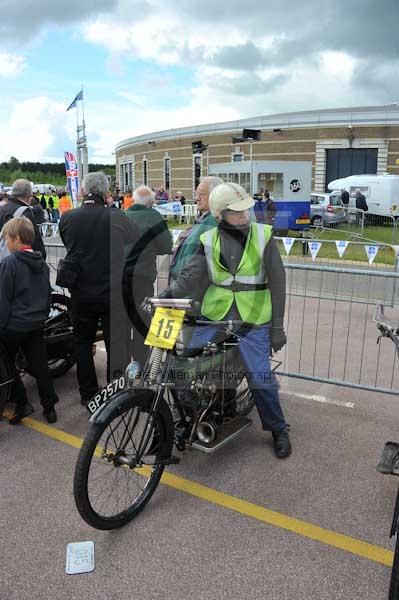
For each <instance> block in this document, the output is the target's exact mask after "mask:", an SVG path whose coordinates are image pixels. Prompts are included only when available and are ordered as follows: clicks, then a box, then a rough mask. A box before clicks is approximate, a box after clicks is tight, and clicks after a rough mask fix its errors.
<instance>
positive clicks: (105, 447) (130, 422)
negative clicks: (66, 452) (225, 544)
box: [74, 401, 173, 529]
mask: <svg viewBox="0 0 399 600" xmlns="http://www.w3.org/2000/svg"><path fill="white" fill-rule="evenodd" d="M148 406H149V404H148V405H147V406H146V405H145V403H139V402H132V403H130V404H129V405H128V406H126V407H124V408H119V409H117V410H114V411H113V412H112V413H111V414H110V415H109V416H108V418H106V419H105V420H104V422H103V423H93V425H92V426H91V428H90V429H89V431H88V434H87V436H86V438H85V440H84V443H83V446H82V448H81V450H80V453H79V457H78V462H77V465H76V469H75V478H74V495H75V502H76V506H77V508H78V511H79V513H80V515H81V516H82V518H83V519H84V520H85V521H86V523H88V524H89V525H91V526H92V527H95V528H96V529H116V528H118V527H122V526H123V525H125V524H126V523H128V522H129V521H131V520H132V519H133V518H134V517H135V516H136V515H137V514H138V513H139V512H140V511H141V510H142V509H143V508H144V506H145V505H146V504H147V502H148V501H149V499H150V498H151V496H152V494H153V493H154V492H155V490H156V488H157V486H158V483H159V480H160V479H161V475H162V472H163V470H164V468H165V460H166V459H168V458H169V457H170V454H171V451H172V445H173V425H172V429H171V427H170V423H171V416H170V411H169V408H168V406H167V405H166V403H164V402H163V401H162V402H161V405H160V408H159V409H158V411H157V413H156V414H155V417H154V419H155V420H154V425H153V429H152V432H151V435H150V438H149V440H148V443H147V444H146V448H145V451H144V454H143V455H142V458H141V461H139V460H138V458H137V452H138V449H139V447H140V443H141V440H142V438H143V433H144V431H145V428H146V425H147V422H148V414H149V408H148ZM167 413H169V414H167Z"/></svg>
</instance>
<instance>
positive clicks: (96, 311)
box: [72, 295, 130, 402]
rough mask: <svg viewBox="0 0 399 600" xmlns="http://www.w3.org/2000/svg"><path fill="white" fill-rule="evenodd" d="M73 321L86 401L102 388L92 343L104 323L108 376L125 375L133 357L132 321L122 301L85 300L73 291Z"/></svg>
mask: <svg viewBox="0 0 399 600" xmlns="http://www.w3.org/2000/svg"><path fill="white" fill-rule="evenodd" d="M72 321H73V328H74V337H75V348H76V363H77V364H76V373H77V378H78V385H79V392H80V396H81V399H82V401H83V402H87V401H88V400H90V399H91V398H92V397H93V396H94V395H95V394H96V393H97V391H98V388H99V386H98V381H97V374H96V369H95V365H94V358H93V352H92V346H93V344H94V343H95V341H96V333H97V327H98V324H99V323H100V324H101V327H102V331H103V336H104V343H105V348H106V351H107V380H108V381H112V380H113V379H115V378H116V377H120V375H122V374H123V373H124V371H125V369H126V367H127V365H128V363H129V360H130V350H129V339H130V324H129V322H128V319H127V315H126V318H125V311H124V307H123V303H122V301H119V300H118V301H115V303H114V304H113V303H112V301H111V302H97V303H95V302H82V301H81V300H78V299H76V298H74V297H73V295H72Z"/></svg>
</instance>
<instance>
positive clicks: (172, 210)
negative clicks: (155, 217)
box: [153, 202, 181, 217]
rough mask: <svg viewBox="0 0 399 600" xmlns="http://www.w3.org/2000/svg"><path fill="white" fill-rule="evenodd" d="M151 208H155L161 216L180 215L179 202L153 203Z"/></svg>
mask: <svg viewBox="0 0 399 600" xmlns="http://www.w3.org/2000/svg"><path fill="white" fill-rule="evenodd" d="M153 208H155V210H157V211H158V212H159V213H160V214H161V215H162V216H163V217H168V216H170V215H180V213H181V202H167V203H165V204H154V206H153Z"/></svg>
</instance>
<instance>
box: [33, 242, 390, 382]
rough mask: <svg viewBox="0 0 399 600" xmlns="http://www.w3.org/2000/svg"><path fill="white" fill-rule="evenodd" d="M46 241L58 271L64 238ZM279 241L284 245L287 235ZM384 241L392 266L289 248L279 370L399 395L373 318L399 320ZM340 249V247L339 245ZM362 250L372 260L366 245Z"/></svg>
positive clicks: (163, 280) (165, 266) (164, 271)
mask: <svg viewBox="0 0 399 600" xmlns="http://www.w3.org/2000/svg"><path fill="white" fill-rule="evenodd" d="M284 239H286V238H284ZM294 239H295V242H294V243H293V246H294V245H295V244H297V245H298V253H300V252H302V249H301V244H303V243H308V244H311V243H313V242H315V240H310V239H309V240H301V239H299V240H298V239H296V238H294ZM45 243H46V248H47V261H48V263H49V264H50V266H51V267H52V269H53V270H55V269H56V268H57V265H58V262H59V260H60V258H63V257H64V256H65V248H64V246H63V244H62V243H60V242H53V241H50V240H45ZM279 243H280V247H281V248H283V245H284V244H283V239H280V242H279ZM323 243H324V242H323ZM328 243H331V244H332V242H331V241H329V242H328ZM334 243H335V242H334ZM360 245H363V246H364V244H360ZM378 246H379V249H378V250H377V252H376V254H377V255H378V254H379V253H380V252H382V250H385V251H386V252H391V253H392V257H393V259H394V260H393V262H392V264H390V265H388V266H387V265H384V264H380V265H374V264H370V265H369V264H368V262H367V260H365V263H364V264H358V265H357V266H354V263H350V264H349V263H348V262H346V261H345V262H344V261H341V262H339V257H338V258H337V257H336V258H335V259H331V261H329V260H324V259H322V258H320V256H319V254H318V255H317V256H316V258H315V260H312V255H311V254H310V250H309V255H302V254H301V262H299V261H298V260H296V259H297V258H298V256H295V257H294V256H293V255H291V253H290V254H289V255H288V256H287V255H284V250H282V252H281V253H282V255H283V256H282V257H283V262H284V266H285V270H286V276H287V299H286V311H285V330H286V333H287V337H288V343H287V345H286V346H285V348H284V349H283V350H282V351H281V352H279V353H278V354H277V355H276V359H277V360H278V361H280V360H281V361H282V364H281V366H280V368H279V369H278V371H277V373H278V374H279V375H282V376H287V377H293V378H300V379H305V380H309V381H315V382H320V383H329V384H335V385H340V386H346V387H352V388H359V389H365V390H370V391H379V392H384V393H390V394H398V393H399V380H398V373H397V371H398V369H397V366H398V365H397V364H396V361H397V359H396V353H395V348H394V345H393V344H392V342H391V341H390V340H388V339H383V340H381V343H380V344H378V345H377V339H378V331H377V327H376V324H375V323H374V322H373V315H374V311H375V307H376V305H377V304H382V305H384V306H385V307H390V308H391V312H392V313H393V314H392V316H391V320H395V317H396V321H397V322H398V323H399V273H398V272H397V271H396V268H397V256H396V252H395V248H392V247H390V246H389V245H384V244H380V245H378ZM335 251H336V252H338V249H337V247H336V246H335ZM346 251H347V250H346ZM359 251H360V250H359ZM362 252H363V253H364V257H365V259H367V254H366V251H365V250H364V248H363V249H362ZM294 255H295V253H294ZM373 256H374V258H375V255H374V254H373ZM374 258H373V260H374ZM316 259H317V260H318V262H316ZM370 260H371V258H369V261H370ZM334 261H335V263H334ZM169 264H170V257H169V256H163V257H158V260H157V266H158V277H157V281H156V286H155V293H160V292H161V291H162V290H163V289H165V287H166V286H167V284H168V273H169Z"/></svg>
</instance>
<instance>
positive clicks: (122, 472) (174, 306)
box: [74, 298, 254, 529]
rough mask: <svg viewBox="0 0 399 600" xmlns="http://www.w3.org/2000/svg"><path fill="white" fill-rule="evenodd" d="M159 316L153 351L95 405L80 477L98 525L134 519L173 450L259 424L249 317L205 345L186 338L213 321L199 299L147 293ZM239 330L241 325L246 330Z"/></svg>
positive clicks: (82, 497) (83, 498)
mask: <svg viewBox="0 0 399 600" xmlns="http://www.w3.org/2000/svg"><path fill="white" fill-rule="evenodd" d="M146 304H147V308H148V311H151V313H152V315H153V317H152V321H151V326H150V330H149V334H148V336H147V340H146V343H148V345H151V346H152V350H151V353H150V356H149V358H148V360H147V363H146V365H145V367H144V369H143V371H142V373H141V375H138V364H137V363H131V364H130V365H129V366H128V368H127V370H126V374H125V376H121V377H120V378H119V379H116V380H114V381H112V382H111V383H109V384H108V385H107V386H106V387H104V388H103V389H102V390H101V391H99V392H98V394H96V396H95V397H94V398H93V399H92V400H91V401H90V402H89V404H88V405H87V408H88V410H89V412H90V414H91V418H90V427H89V429H88V432H87V434H86V437H85V439H84V443H83V445H82V448H81V450H80V453H79V457H78V460H77V464H76V468H75V476H74V496H75V503H76V506H77V509H78V511H79V513H80V514H81V516H82V518H83V519H84V520H85V521H86V522H87V523H88V524H89V525H91V526H92V527H95V528H97V529H114V528H117V527H121V526H123V525H125V524H126V523H128V522H129V521H131V520H132V519H133V518H134V517H135V516H136V515H137V514H138V513H139V512H140V511H141V510H142V509H143V508H144V506H145V505H146V504H147V502H148V501H149V500H150V498H151V496H152V494H153V493H154V491H155V490H156V488H157V486H158V484H159V481H160V479H161V476H162V472H163V470H164V468H165V466H166V465H170V464H175V463H178V462H179V459H178V458H177V457H175V456H173V455H172V450H173V445H175V446H176V448H177V449H178V450H179V451H183V450H184V449H190V448H195V449H198V450H202V451H204V452H208V453H209V452H214V451H215V450H217V449H218V448H220V447H221V446H223V445H224V444H225V443H227V442H228V441H231V440H232V439H234V438H235V437H236V436H237V435H238V434H239V433H241V432H242V431H243V430H244V429H246V428H247V427H249V426H250V425H251V420H250V419H249V418H248V417H247V415H248V414H249V413H250V411H251V409H252V408H253V406H254V399H253V396H252V393H251V391H250V389H249V387H248V382H247V378H246V376H245V373H243V372H242V368H241V367H240V360H239V354H238V347H237V346H238V343H239V335H240V334H239V327H240V326H242V325H243V324H242V322H241V321H218V322H212V325H216V326H217V328H218V333H217V335H216V338H214V339H213V340H212V341H211V342H209V343H207V344H206V345H205V346H203V347H200V348H194V349H193V348H190V347H189V346H187V345H186V344H185V343H183V340H184V338H185V337H186V334H187V329H188V328H192V327H201V326H209V321H204V320H201V319H200V318H197V317H196V316H195V313H196V310H197V307H196V303H194V302H193V301H192V300H187V299H184V300H172V299H158V298H151V299H147V300H146ZM237 328H238V329H237Z"/></svg>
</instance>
